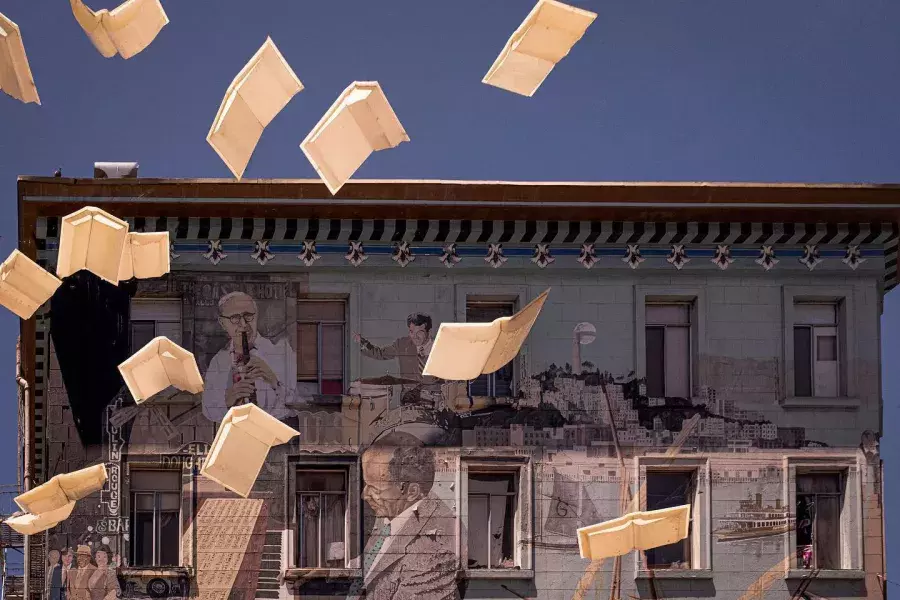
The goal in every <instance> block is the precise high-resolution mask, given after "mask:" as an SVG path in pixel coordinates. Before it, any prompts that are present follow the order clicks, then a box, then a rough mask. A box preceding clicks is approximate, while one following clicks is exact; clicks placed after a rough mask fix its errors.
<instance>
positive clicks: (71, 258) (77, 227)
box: [56, 206, 128, 285]
mask: <svg viewBox="0 0 900 600" xmlns="http://www.w3.org/2000/svg"><path fill="white" fill-rule="evenodd" d="M127 237H128V223H126V222H125V221H123V220H122V219H117V218H116V217H114V216H112V215H111V214H109V213H108V212H106V211H103V210H100V209H99V208H96V207H93V206H86V207H84V208H82V209H81V210H79V211H76V212H74V213H72V214H70V215H66V216H65V217H63V218H62V228H61V231H60V235H59V252H58V253H57V254H58V258H57V262H56V274H57V275H58V276H59V277H68V276H69V275H71V274H72V273H76V272H78V271H80V270H81V269H87V270H88V271H90V272H91V273H93V274H94V275H96V276H97V277H99V278H101V279H104V280H106V281H108V282H109V283H111V284H113V285H117V284H118V283H119V265H120V263H121V261H122V252H123V251H124V249H125V240H126V238H127Z"/></svg>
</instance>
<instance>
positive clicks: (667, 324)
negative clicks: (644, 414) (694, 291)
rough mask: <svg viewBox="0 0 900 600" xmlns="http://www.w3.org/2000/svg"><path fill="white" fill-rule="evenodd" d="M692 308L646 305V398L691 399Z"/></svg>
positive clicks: (674, 305) (689, 306)
mask: <svg viewBox="0 0 900 600" xmlns="http://www.w3.org/2000/svg"><path fill="white" fill-rule="evenodd" d="M691 308H692V306H691V304H689V303H687V302H683V303H677V304H647V306H646V316H645V321H646V331H645V335H646V339H647V396H649V397H651V398H664V397H667V396H668V397H676V398H690V396H691Z"/></svg>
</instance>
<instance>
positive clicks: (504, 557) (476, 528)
mask: <svg viewBox="0 0 900 600" xmlns="http://www.w3.org/2000/svg"><path fill="white" fill-rule="evenodd" d="M517 495H518V473H517V472H511V473H497V472H492V473H473V472H471V471H470V472H469V522H468V528H469V529H468V537H469V565H468V568H470V569H509V568H513V567H515V566H516V564H515V539H516V535H515V523H516V510H517V503H516V498H517Z"/></svg>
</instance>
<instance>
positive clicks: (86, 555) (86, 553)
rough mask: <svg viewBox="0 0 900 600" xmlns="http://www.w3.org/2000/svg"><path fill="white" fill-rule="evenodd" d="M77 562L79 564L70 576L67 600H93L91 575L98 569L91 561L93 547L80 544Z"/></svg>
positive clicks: (76, 552)
mask: <svg viewBox="0 0 900 600" xmlns="http://www.w3.org/2000/svg"><path fill="white" fill-rule="evenodd" d="M75 562H76V564H77V565H78V567H77V568H76V569H73V572H70V573H69V576H68V593H67V595H66V598H67V600H91V575H93V574H94V571H96V570H97V567H95V566H94V565H93V564H92V563H91V549H90V548H89V547H88V546H84V545H81V546H78V549H77V550H76V551H75Z"/></svg>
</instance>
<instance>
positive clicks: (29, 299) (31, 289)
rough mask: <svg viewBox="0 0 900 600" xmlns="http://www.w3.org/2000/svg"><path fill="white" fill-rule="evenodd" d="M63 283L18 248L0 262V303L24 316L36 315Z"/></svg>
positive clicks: (27, 317)
mask: <svg viewBox="0 0 900 600" xmlns="http://www.w3.org/2000/svg"><path fill="white" fill-rule="evenodd" d="M60 285H62V281H60V280H59V279H57V278H56V277H54V276H53V274H52V273H48V272H47V271H46V270H44V269H43V268H42V267H41V266H40V265H39V264H37V263H36V262H34V261H33V260H31V259H30V258H28V257H27V256H25V255H24V254H22V253H21V252H19V251H18V250H13V251H12V254H10V255H9V258H7V259H6V260H5V261H3V264H0V304H2V305H3V306H5V307H6V308H8V309H9V310H11V311H12V312H14V313H16V315H18V316H19V317H20V318H22V319H30V318H31V317H32V316H34V313H35V312H36V311H37V309H38V308H40V307H41V305H42V304H43V303H44V302H46V301H47V300H49V299H50V297H51V296H52V295H53V293H54V292H56V290H57V288H58V287H59V286H60Z"/></svg>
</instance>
